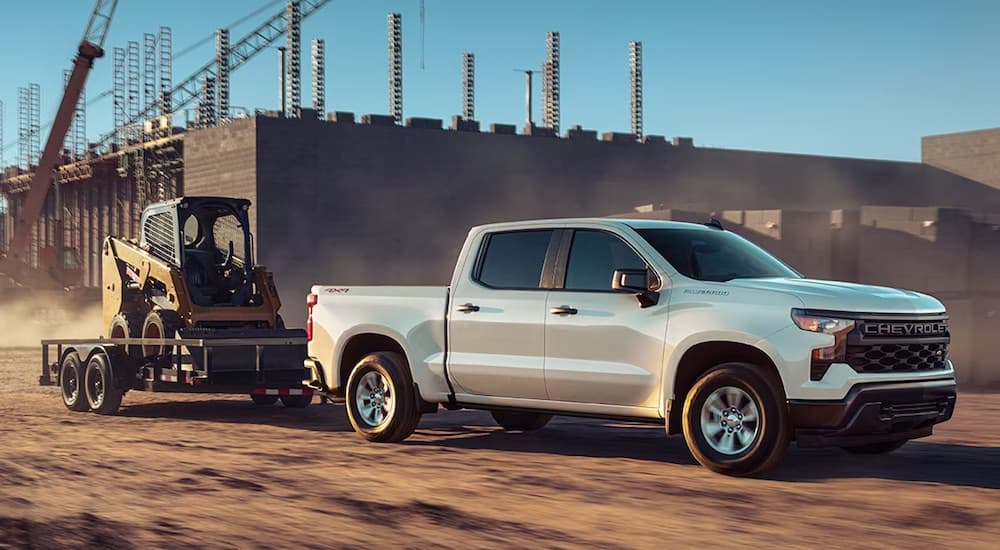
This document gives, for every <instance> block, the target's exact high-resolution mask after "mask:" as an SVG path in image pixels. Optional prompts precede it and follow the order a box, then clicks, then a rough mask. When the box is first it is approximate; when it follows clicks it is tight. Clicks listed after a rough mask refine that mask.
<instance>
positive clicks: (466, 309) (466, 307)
mask: <svg viewBox="0 0 1000 550" xmlns="http://www.w3.org/2000/svg"><path fill="white" fill-rule="evenodd" d="M455 310H456V311H461V312H462V313H472V312H473V311H479V306H477V305H476V304H462V305H460V306H458V307H456V308H455Z"/></svg>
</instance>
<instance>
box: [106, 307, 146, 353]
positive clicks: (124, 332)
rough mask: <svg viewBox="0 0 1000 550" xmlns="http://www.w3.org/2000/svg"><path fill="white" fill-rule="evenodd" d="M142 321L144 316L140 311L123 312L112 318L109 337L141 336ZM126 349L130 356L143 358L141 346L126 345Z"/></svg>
mask: <svg viewBox="0 0 1000 550" xmlns="http://www.w3.org/2000/svg"><path fill="white" fill-rule="evenodd" d="M142 323H143V321H142V317H140V316H139V314H138V313H126V312H121V313H119V314H117V315H115V316H114V317H113V318H112V319H111V326H109V327H108V338H141V337H142ZM124 349H125V353H126V354H127V355H128V356H129V357H130V358H133V359H141V358H142V347H141V346H126V347H125V348H124Z"/></svg>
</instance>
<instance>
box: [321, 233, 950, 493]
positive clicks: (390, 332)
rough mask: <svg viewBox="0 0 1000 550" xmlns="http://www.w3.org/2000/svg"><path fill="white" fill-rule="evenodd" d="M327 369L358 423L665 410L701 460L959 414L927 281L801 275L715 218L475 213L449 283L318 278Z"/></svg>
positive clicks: (390, 431) (753, 468)
mask: <svg viewBox="0 0 1000 550" xmlns="http://www.w3.org/2000/svg"><path fill="white" fill-rule="evenodd" d="M307 303H308V306H309V317H308V322H307V335H308V340H309V358H308V359H307V360H306V367H307V369H308V370H309V372H311V378H312V380H311V385H312V386H314V387H316V388H317V389H319V390H321V391H325V392H328V393H331V394H333V395H337V396H341V397H343V398H345V401H346V405H347V412H348V415H349V418H350V422H351V424H352V425H353V427H354V429H355V430H356V431H357V432H358V433H359V434H361V435H362V436H363V437H364V438H366V439H368V440H370V441H382V442H389V441H401V440H403V439H405V438H406V437H408V436H409V435H410V434H411V433H412V432H413V431H414V429H415V428H416V426H417V423H418V421H419V419H420V416H421V414H425V413H431V412H435V411H437V410H438V409H439V405H440V406H443V407H444V408H445V409H459V408H470V409H483V410H487V411H490V412H491V414H492V416H493V418H494V419H495V420H496V422H497V424H499V425H500V426H501V427H502V428H504V429H506V430H513V431H527V430H537V429H539V428H542V427H543V426H545V424H546V423H547V422H548V421H549V419H551V418H552V416H553V415H577V416H587V417H597V418H607V419H617V420H628V421H639V422H652V423H656V424H663V425H664V426H665V428H666V432H667V434H680V433H683V435H684V439H685V440H686V443H687V446H688V448H689V449H690V452H691V453H692V454H693V455H694V457H695V458H696V459H697V460H698V462H700V463H701V464H702V465H704V466H706V467H708V468H709V469H711V470H713V471H716V472H720V473H725V474H730V475H752V474H757V473H761V472H763V471H765V470H767V469H768V468H770V467H772V466H774V465H775V464H777V463H778V462H779V461H780V459H781V458H782V456H783V455H784V453H785V451H786V449H787V447H788V445H789V443H790V442H791V441H794V442H795V443H796V444H797V445H799V446H800V447H840V448H842V449H845V450H847V451H849V452H851V453H861V454H874V453H888V452H891V451H893V450H895V449H897V448H899V447H900V446H902V445H903V444H904V443H906V441H908V440H910V439H914V438H918V437H925V436H928V435H930V434H931V431H932V429H933V426H934V425H935V424H937V423H939V422H943V421H946V420H948V419H949V418H951V415H952V413H953V411H954V407H955V371H954V368H953V366H952V363H951V361H950V359H949V356H948V345H949V339H950V333H949V327H948V315H947V313H946V312H945V309H944V307H943V306H942V305H941V303H940V302H939V301H938V300H936V299H934V298H932V297H930V296H927V295H924V294H919V293H916V292H911V291H906V290H896V289H892V288H884V287H877V286H867V285H861V284H852V283H843V282H832V281H821V280H813V279H807V278H804V277H803V276H802V275H800V274H799V273H798V272H796V271H795V270H794V269H792V268H791V267H789V266H787V265H786V264H784V263H782V262H781V261H780V260H778V259H776V258H775V257H774V256H771V255H770V254H768V253H767V252H765V251H764V250H763V249H761V248H759V247H757V246H756V245H754V244H752V243H751V242H750V241H748V240H746V239H744V238H742V237H740V236H738V235H736V234H734V233H732V232H730V231H727V230H726V229H724V228H723V227H722V224H721V223H719V222H718V221H717V220H714V219H713V220H712V221H711V222H710V223H708V224H704V225H701V224H692V223H680V222H669V221H656V220H627V219H621V220H618V219H604V218H593V219H558V220H548V221H527V222H515V223H500V224H491V225H484V226H480V227H475V228H473V229H472V230H471V231H470V232H469V235H468V238H467V240H466V241H465V245H464V246H463V248H462V251H461V254H460V255H459V257H458V261H457V264H456V266H455V271H454V275H453V277H452V281H451V285H450V286H447V287H444V286H442V287H408V286H384V287H375V286H314V287H313V288H312V290H311V294H310V295H309V297H308V302H307Z"/></svg>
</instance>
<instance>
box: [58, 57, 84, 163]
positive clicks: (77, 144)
mask: <svg viewBox="0 0 1000 550" xmlns="http://www.w3.org/2000/svg"><path fill="white" fill-rule="evenodd" d="M69 75H70V71H69V69H66V70H64V71H63V88H65V87H66V86H68V85H69ZM85 94H86V90H81V91H80V100H79V101H78V102H77V104H76V110H75V111H73V118H72V119H71V120H70V124H69V130H67V131H66V138H65V139H64V140H63V150H64V151H65V152H66V155H67V156H68V157H69V158H70V159H71V160H82V159H83V157H84V155H85V154H86V152H87V111H86V108H85V106H86V103H87V97H86V95H85Z"/></svg>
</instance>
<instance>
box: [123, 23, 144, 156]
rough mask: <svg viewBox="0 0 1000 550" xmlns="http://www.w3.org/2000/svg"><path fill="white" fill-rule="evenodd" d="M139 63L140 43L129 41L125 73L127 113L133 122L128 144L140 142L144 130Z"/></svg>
mask: <svg viewBox="0 0 1000 550" xmlns="http://www.w3.org/2000/svg"><path fill="white" fill-rule="evenodd" d="M139 62H140V60H139V43H138V42H136V41H129V43H128V53H127V55H126V69H127V70H126V72H125V94H126V95H125V105H126V110H125V112H126V113H127V115H128V120H130V121H132V122H131V124H129V125H128V128H127V129H126V143H132V142H135V141H138V139H139V130H141V129H142V121H141V120H139V111H140V104H141V102H142V100H141V98H140V97H139V79H140V71H139Z"/></svg>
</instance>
